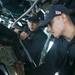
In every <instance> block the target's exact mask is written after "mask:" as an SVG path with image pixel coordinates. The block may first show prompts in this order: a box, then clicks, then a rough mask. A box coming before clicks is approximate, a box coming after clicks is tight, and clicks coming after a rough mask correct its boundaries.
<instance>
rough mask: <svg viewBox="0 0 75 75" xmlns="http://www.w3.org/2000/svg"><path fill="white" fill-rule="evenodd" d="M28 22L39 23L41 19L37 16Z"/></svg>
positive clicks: (30, 18)
mask: <svg viewBox="0 0 75 75" xmlns="http://www.w3.org/2000/svg"><path fill="white" fill-rule="evenodd" d="M28 20H29V21H32V22H39V21H40V20H41V18H40V17H39V16H38V15H35V16H31V17H29V18H28Z"/></svg>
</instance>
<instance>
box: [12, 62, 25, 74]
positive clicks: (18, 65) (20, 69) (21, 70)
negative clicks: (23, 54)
mask: <svg viewBox="0 0 75 75" xmlns="http://www.w3.org/2000/svg"><path fill="white" fill-rule="evenodd" d="M12 67H13V69H14V71H15V72H16V73H17V75H25V71H24V65H23V63H22V62H21V61H16V62H15V63H14V64H13V65H12Z"/></svg>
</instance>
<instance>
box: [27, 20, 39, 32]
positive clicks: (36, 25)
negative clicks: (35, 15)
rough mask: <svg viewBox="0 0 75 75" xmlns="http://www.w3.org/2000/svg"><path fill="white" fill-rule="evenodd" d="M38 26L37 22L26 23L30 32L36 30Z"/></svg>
mask: <svg viewBox="0 0 75 75" xmlns="http://www.w3.org/2000/svg"><path fill="white" fill-rule="evenodd" d="M38 25H39V22H36V23H34V22H32V21H29V23H28V27H29V29H30V31H35V30H36V29H37V28H38Z"/></svg>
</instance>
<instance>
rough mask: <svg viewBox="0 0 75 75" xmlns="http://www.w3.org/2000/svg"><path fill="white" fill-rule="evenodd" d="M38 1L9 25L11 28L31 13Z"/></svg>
mask: <svg viewBox="0 0 75 75" xmlns="http://www.w3.org/2000/svg"><path fill="white" fill-rule="evenodd" d="M38 1H39V0H36V1H35V2H34V3H33V5H32V6H31V7H30V8H29V9H28V10H27V11H26V12H25V13H24V14H23V15H21V16H20V17H19V18H18V19H17V20H16V21H15V22H14V23H13V24H12V25H11V28H13V26H14V25H15V24H16V23H17V22H18V21H19V20H20V19H21V18H22V17H24V16H25V15H26V14H27V13H29V12H30V11H31V9H32V8H33V7H34V6H35V4H36V3H37V2H38Z"/></svg>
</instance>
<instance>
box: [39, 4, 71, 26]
mask: <svg viewBox="0 0 75 75" xmlns="http://www.w3.org/2000/svg"><path fill="white" fill-rule="evenodd" d="M62 13H64V14H66V15H69V14H70V13H69V10H68V9H67V8H66V7H65V6H64V5H60V4H58V5H53V6H51V7H50V8H49V9H47V10H46V17H45V20H44V21H43V22H42V23H41V24H40V25H39V26H46V25H47V24H48V22H49V21H51V20H52V19H53V18H54V17H55V16H59V15H61V14H62Z"/></svg>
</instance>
